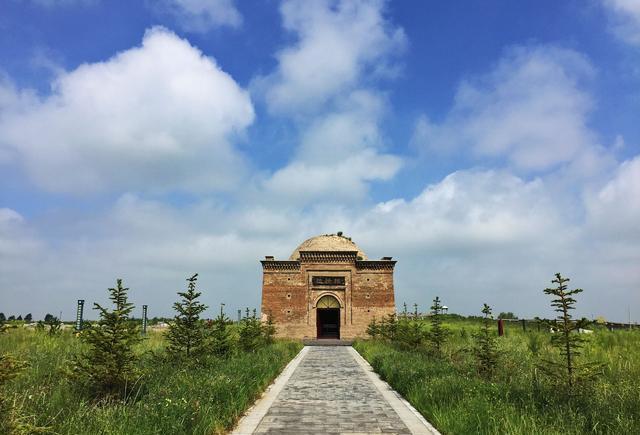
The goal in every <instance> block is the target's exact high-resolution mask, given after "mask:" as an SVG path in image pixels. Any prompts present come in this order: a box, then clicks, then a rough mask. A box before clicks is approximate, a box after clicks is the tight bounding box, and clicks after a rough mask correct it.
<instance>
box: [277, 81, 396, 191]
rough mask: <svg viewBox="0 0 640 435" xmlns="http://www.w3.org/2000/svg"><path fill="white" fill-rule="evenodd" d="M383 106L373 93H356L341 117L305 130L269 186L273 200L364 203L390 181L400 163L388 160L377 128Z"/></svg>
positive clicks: (322, 119)
mask: <svg viewBox="0 0 640 435" xmlns="http://www.w3.org/2000/svg"><path fill="white" fill-rule="evenodd" d="M382 107H383V101H382V100H381V99H380V97H379V96H377V95H375V94H372V93H370V92H364V91H359V92H354V93H352V94H351V95H350V96H349V97H346V98H345V99H344V100H343V101H342V102H341V104H340V108H338V109H337V110H336V111H333V112H329V113H327V114H325V115H323V116H318V117H317V118H315V119H314V120H313V121H312V122H311V123H310V124H309V125H307V126H305V132H304V133H303V134H302V138H301V143H300V146H299V148H298V149H297V150H296V154H295V157H294V159H293V160H292V161H291V162H290V163H289V164H288V165H287V166H285V167H284V168H282V169H280V170H278V171H276V172H275V173H274V174H273V176H272V177H271V178H270V179H268V180H267V181H266V188H267V191H269V192H270V193H271V194H272V195H274V196H280V197H283V198H285V199H286V200H287V201H292V200H293V201H297V202H299V201H311V200H316V199H318V198H324V199H331V200H333V201H340V200H345V199H346V200H353V199H361V198H363V197H365V196H366V194H367V192H368V187H367V183H368V182H371V181H374V180H389V179H391V178H392V177H393V176H394V175H395V174H396V172H397V171H398V170H399V169H400V166H401V159H400V158H399V157H397V156H394V155H391V154H385V153H384V152H382V151H381V150H383V149H384V145H385V144H384V139H383V137H382V133H381V132H380V129H379V127H378V122H379V118H380V117H381V116H382V113H383V109H382Z"/></svg>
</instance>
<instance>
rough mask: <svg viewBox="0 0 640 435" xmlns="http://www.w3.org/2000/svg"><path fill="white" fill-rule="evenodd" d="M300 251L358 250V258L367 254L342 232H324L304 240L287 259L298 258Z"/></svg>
mask: <svg viewBox="0 0 640 435" xmlns="http://www.w3.org/2000/svg"><path fill="white" fill-rule="evenodd" d="M300 251H358V254H357V256H358V257H359V259H360V260H366V259H367V255H366V254H365V253H364V252H362V250H361V249H360V248H359V247H358V245H356V244H355V243H353V241H352V240H351V237H345V236H343V235H342V233H338V234H324V235H321V236H316V237H311V238H310V239H307V240H305V241H304V242H302V243H301V244H300V246H298V247H297V248H296V250H295V251H293V253H292V254H291V256H290V257H289V260H299V259H300Z"/></svg>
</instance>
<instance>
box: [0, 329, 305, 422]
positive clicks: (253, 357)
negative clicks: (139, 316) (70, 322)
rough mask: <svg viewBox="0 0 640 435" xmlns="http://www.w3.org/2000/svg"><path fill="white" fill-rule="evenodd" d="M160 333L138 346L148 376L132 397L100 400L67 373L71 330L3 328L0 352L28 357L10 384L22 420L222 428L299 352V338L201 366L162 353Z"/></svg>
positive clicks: (74, 344)
mask: <svg viewBox="0 0 640 435" xmlns="http://www.w3.org/2000/svg"><path fill="white" fill-rule="evenodd" d="M165 344H166V343H165V340H164V338H163V334H162V333H151V334H149V335H148V338H147V339H145V340H144V341H143V343H142V344H140V345H139V346H138V347H137V349H136V352H137V353H138V354H139V355H141V360H140V368H141V369H142V371H143V373H145V374H144V376H143V377H142V378H141V379H140V380H139V382H138V383H137V384H136V385H132V386H131V388H132V392H133V399H132V400H130V401H129V402H127V403H123V402H114V403H109V404H96V403H93V402H91V401H89V400H87V399H86V398H83V396H82V395H81V394H79V393H78V392H77V391H76V390H75V389H74V387H73V385H72V384H71V383H70V382H69V381H68V380H67V377H66V376H65V372H66V371H67V370H68V368H69V364H70V363H71V357H72V356H73V355H74V354H76V353H77V352H79V351H80V350H81V346H82V343H81V342H80V340H78V339H77V337H75V336H74V335H73V334H72V333H70V332H63V333H61V334H59V335H57V336H54V337H49V336H48V335H47V334H46V333H42V332H37V331H33V330H26V329H23V328H18V329H10V330H9V331H7V332H6V333H4V334H2V335H0V354H7V353H8V354H11V355H13V356H14V357H16V358H18V359H20V360H24V361H27V363H28V367H27V369H26V370H24V371H23V373H22V374H21V375H20V376H19V377H17V378H15V379H13V380H12V381H10V382H9V383H8V384H7V386H6V391H5V393H6V396H5V397H6V398H7V399H8V400H9V401H10V402H12V403H13V404H14V407H15V409H16V410H17V411H18V413H19V414H20V415H21V416H22V419H23V422H25V423H29V424H31V425H34V426H39V427H46V428H47V430H46V431H45V432H46V433H59V434H125V433H126V434H192V433H202V434H205V433H206V434H210V433H224V432H225V431H226V430H228V429H229V428H231V427H232V426H233V425H234V423H235V422H236V420H237V419H238V418H239V416H241V415H242V413H243V411H244V410H245V409H246V408H247V407H248V406H250V405H251V404H252V403H253V402H254V400H255V399H256V398H257V397H258V396H259V395H260V393H261V392H262V391H263V390H264V389H265V388H266V387H267V386H268V385H269V384H270V383H271V381H272V380H273V379H274V378H275V377H276V376H277V375H278V373H279V372H280V371H281V370H282V368H283V367H284V366H285V365H286V364H287V363H288V362H289V361H290V360H291V359H292V358H293V357H294V356H295V355H296V354H297V352H298V351H299V350H300V347H301V345H300V344H298V343H293V342H285V341H277V342H276V343H275V344H273V345H269V346H266V347H265V348H262V349H260V350H258V351H257V352H255V353H245V352H236V353H235V354H234V355H233V356H231V357H229V358H224V359H222V358H211V359H210V360H208V362H207V363H206V364H205V365H203V366H199V367H189V366H185V365H181V364H175V363H171V362H167V361H165V360H164V359H162V358H161V357H159V355H161V354H162V350H163V348H164V346H165Z"/></svg>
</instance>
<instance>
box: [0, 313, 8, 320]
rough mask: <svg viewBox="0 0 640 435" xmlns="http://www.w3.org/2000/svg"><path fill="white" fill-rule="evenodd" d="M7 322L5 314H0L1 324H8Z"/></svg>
mask: <svg viewBox="0 0 640 435" xmlns="http://www.w3.org/2000/svg"><path fill="white" fill-rule="evenodd" d="M6 321H7V317H6V316H5V315H4V313H0V322H6Z"/></svg>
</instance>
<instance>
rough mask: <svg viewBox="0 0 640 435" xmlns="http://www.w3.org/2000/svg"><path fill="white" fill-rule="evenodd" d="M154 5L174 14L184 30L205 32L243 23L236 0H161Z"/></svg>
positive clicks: (160, 9)
mask: <svg viewBox="0 0 640 435" xmlns="http://www.w3.org/2000/svg"><path fill="white" fill-rule="evenodd" d="M154 7H155V8H156V9H157V10H159V11H161V12H166V13H169V14H171V15H173V16H174V17H175V18H176V20H177V21H178V23H179V24H180V26H181V27H182V28H183V29H184V30H187V31H191V32H200V33H204V32H208V31H209V30H211V29H213V28H216V27H220V26H229V27H239V26H240V25H241V24H242V15H240V12H239V11H238V9H237V8H236V6H235V1H234V0H161V1H159V2H157V3H154Z"/></svg>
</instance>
